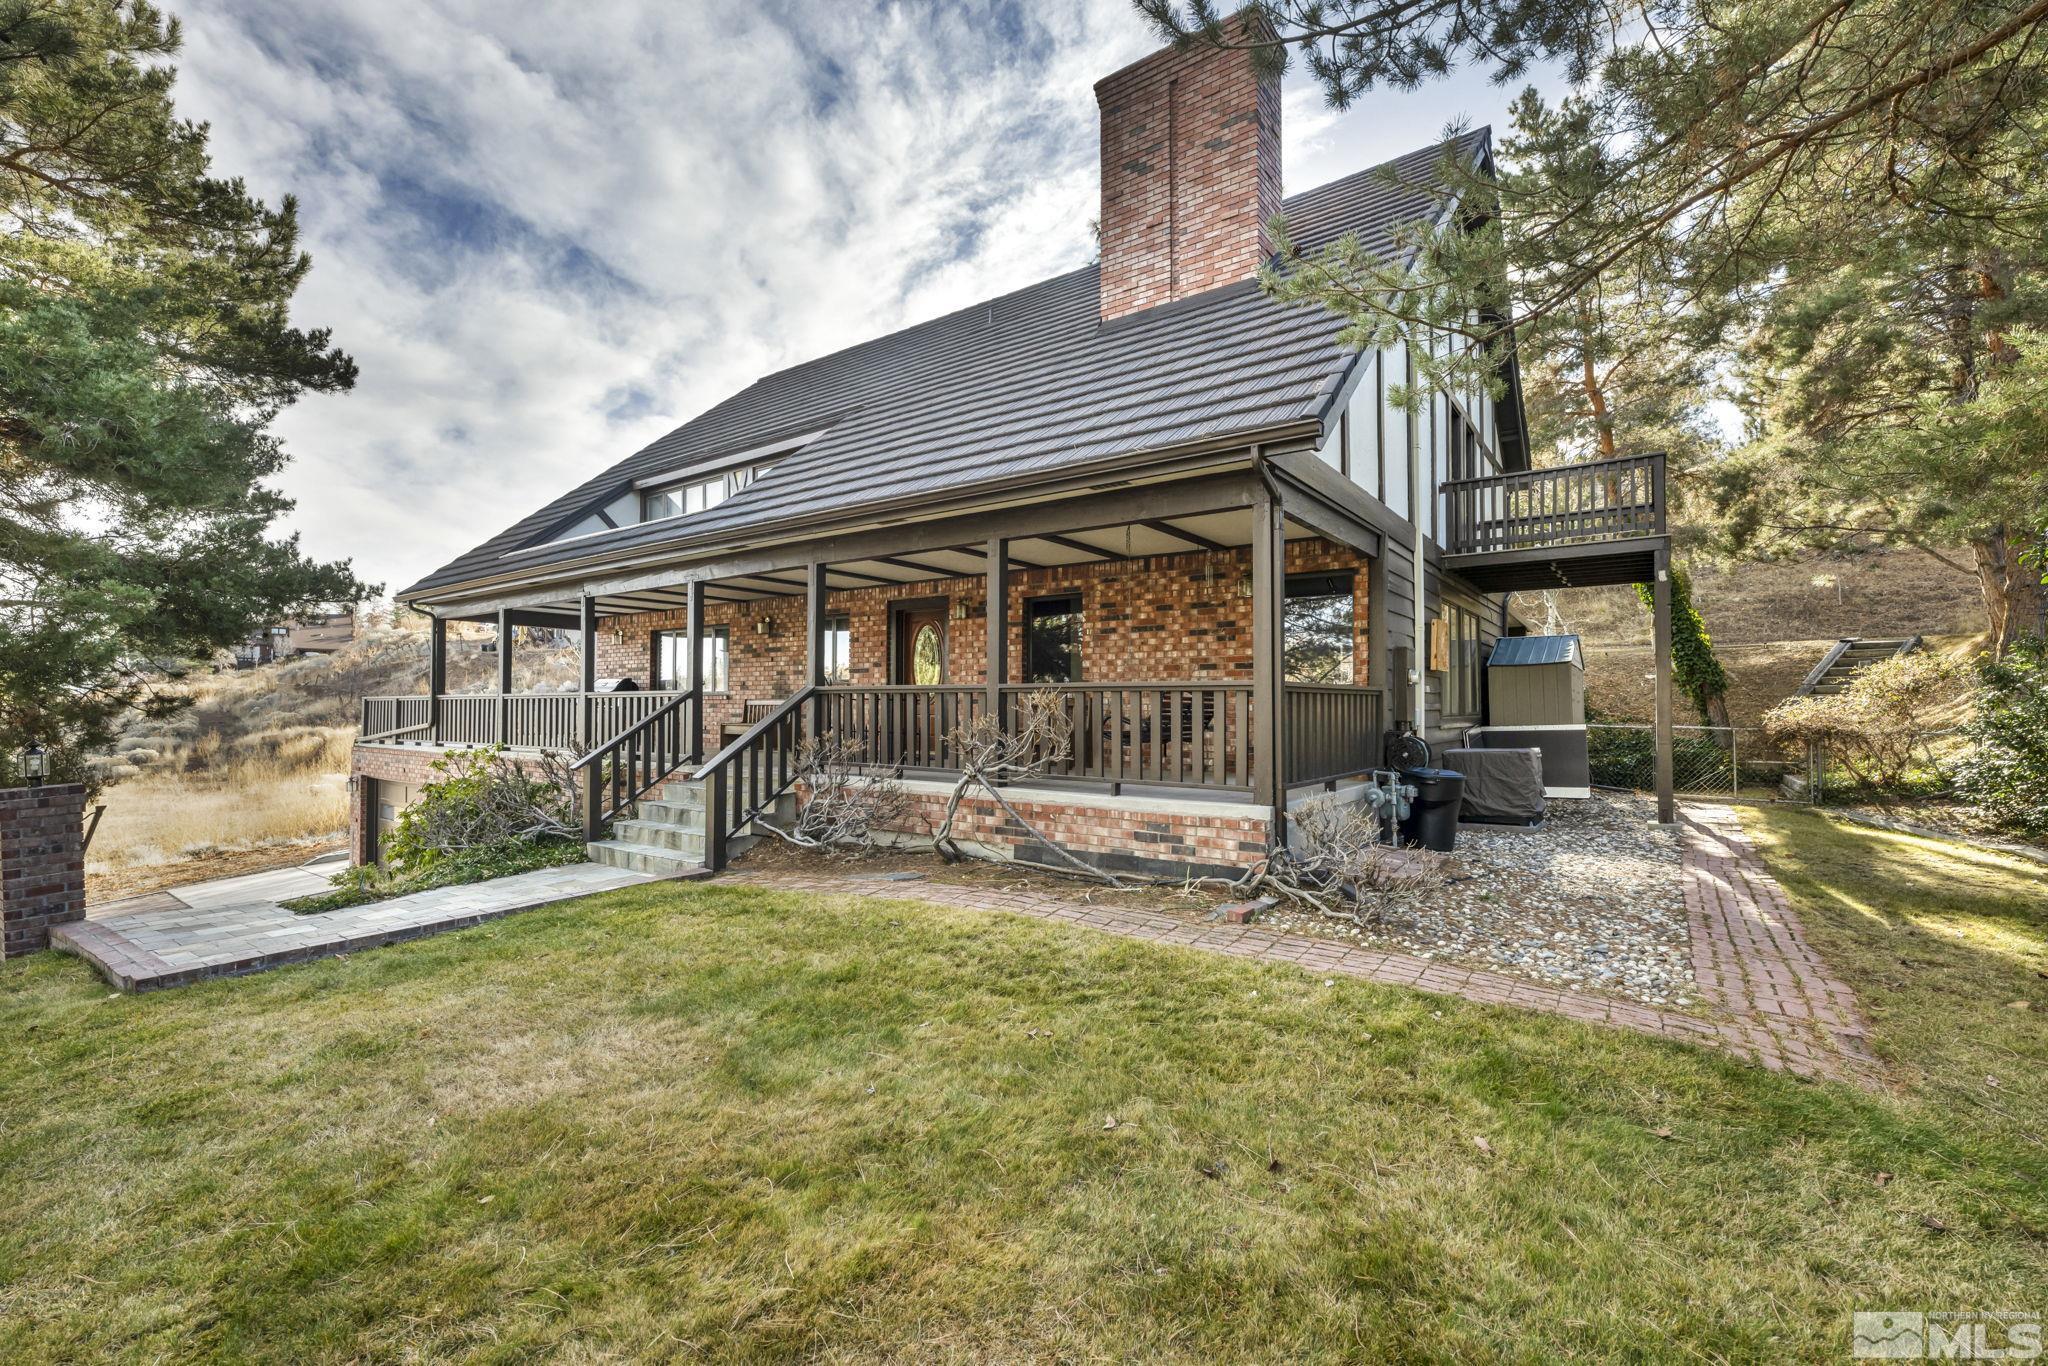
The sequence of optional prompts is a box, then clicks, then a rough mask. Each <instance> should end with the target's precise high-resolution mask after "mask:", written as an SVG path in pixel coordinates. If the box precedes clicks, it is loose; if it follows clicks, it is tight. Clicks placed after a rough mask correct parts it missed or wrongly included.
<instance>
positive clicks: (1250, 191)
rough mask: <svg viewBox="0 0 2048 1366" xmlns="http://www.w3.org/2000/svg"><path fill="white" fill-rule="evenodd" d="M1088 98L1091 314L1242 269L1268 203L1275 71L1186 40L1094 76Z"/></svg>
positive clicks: (1252, 256) (1275, 184)
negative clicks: (1097, 203)
mask: <svg viewBox="0 0 2048 1366" xmlns="http://www.w3.org/2000/svg"><path fill="white" fill-rule="evenodd" d="M1095 100H1096V103H1097V104H1098V105H1099V106H1100V108H1101V114H1102V219H1101V232H1102V284H1101V291H1102V318H1103V320H1104V321H1105V322H1107V321H1109V320H1110V319H1112V318H1120V317H1123V316H1124V315H1125V314H1128V313H1135V312H1137V311H1139V310H1140V309H1146V308H1151V307H1153V306H1154V305H1155V304H1163V303H1168V302H1171V301H1172V300H1174V299H1183V298H1186V297H1187V296H1189V295H1191V294H1198V293H1200V292H1202V291H1203V290H1206V289H1215V288H1217V287H1218V286H1221V285H1228V284H1234V283H1236V282H1237V281H1240V280H1244V279H1248V278H1250V277H1251V275H1252V274H1253V273H1254V272H1255V271H1256V270H1257V269H1258V266H1259V263H1260V262H1261V261H1263V260H1265V259H1266V257H1267V256H1268V255H1270V254H1271V252H1272V241H1271V236H1270V234H1269V233H1268V232H1267V231H1266V224H1267V222H1268V221H1269V220H1270V219H1271V218H1272V217H1273V215H1274V214H1276V213H1278V212H1279V211H1280V78H1279V77H1278V76H1277V75H1273V74H1261V73H1260V72H1259V71H1258V70H1257V69H1256V67H1255V65H1254V63H1253V61H1252V54H1251V53H1250V52H1249V51H1247V50H1243V49H1235V50H1233V49H1223V48H1216V47H1206V46H1202V45H1199V44H1198V45H1195V46H1191V47H1188V48H1185V49H1182V48H1167V49H1165V50H1164V51H1162V52H1155V53H1153V54H1152V55H1151V56H1150V57H1147V58H1145V59H1144V60H1143V61H1140V62H1137V63H1134V64H1133V65H1131V66H1127V67H1125V68H1124V69H1123V70H1122V71H1119V72H1117V73H1116V74H1115V75H1113V76H1108V77H1105V78H1104V79H1103V80H1101V81H1099V82H1098V83H1097V84H1096V86H1095Z"/></svg>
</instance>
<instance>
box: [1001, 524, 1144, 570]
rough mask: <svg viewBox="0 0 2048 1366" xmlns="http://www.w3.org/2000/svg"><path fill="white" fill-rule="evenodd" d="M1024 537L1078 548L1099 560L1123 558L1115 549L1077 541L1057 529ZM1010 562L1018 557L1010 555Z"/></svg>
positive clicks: (1084, 553)
mask: <svg viewBox="0 0 2048 1366" xmlns="http://www.w3.org/2000/svg"><path fill="white" fill-rule="evenodd" d="M1022 539H1024V540H1027V541H1044V542H1045V543H1046V544H1048V545H1056V546H1060V547H1062V548H1063V549H1066V550H1078V551H1080V552H1081V553H1082V554H1083V555H1093V556H1095V558H1097V559H1099V560H1115V559H1121V558H1122V557H1121V556H1119V555H1118V554H1117V553H1116V552H1115V551H1114V550H1104V549H1103V548H1102V547H1101V546H1099V545H1090V544H1088V543H1087V542H1086V541H1077V540H1075V539H1074V538H1073V537H1072V536H1062V535H1060V534H1059V533H1058V532H1056V531H1041V532H1039V533H1038V534H1037V535H1036V536H1026V537H1023V538H1022ZM1010 562H1011V563H1012V564H1015V563H1016V562H1017V557H1016V556H1015V555H1012V556H1011V557H1010Z"/></svg>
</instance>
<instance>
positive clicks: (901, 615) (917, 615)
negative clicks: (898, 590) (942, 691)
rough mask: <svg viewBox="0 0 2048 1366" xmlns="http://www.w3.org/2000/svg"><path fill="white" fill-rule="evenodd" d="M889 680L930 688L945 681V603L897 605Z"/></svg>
mask: <svg viewBox="0 0 2048 1366" xmlns="http://www.w3.org/2000/svg"><path fill="white" fill-rule="evenodd" d="M889 681H890V682H891V683H909V684H915V685H917V686H918V687H923V688H930V687H936V686H937V685H939V684H941V683H944V682H945V681H946V605H945V604H944V603H943V602H941V603H939V604H937V605H936V606H931V607H926V606H923V605H919V606H917V607H904V608H899V609H898V610H897V613H896V659H895V662H894V663H893V664H892V665H891V674H890V678H889Z"/></svg>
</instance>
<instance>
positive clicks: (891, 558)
mask: <svg viewBox="0 0 2048 1366" xmlns="http://www.w3.org/2000/svg"><path fill="white" fill-rule="evenodd" d="M861 558H862V559H864V560H873V561H874V562H875V563H876V564H893V565H895V566H896V567H897V568H898V569H909V570H914V571H915V572H917V573H919V574H928V575H930V576H932V577H933V578H940V579H964V578H966V577H967V576H968V575H970V574H972V573H973V572H974V571H973V570H971V569H953V568H951V567H949V566H947V565H943V564H920V563H918V562H917V561H916V560H906V559H904V558H903V557H902V556H901V555H863V556H861ZM903 582H905V583H915V582H916V580H915V579H905V580H903Z"/></svg>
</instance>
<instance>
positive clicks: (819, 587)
mask: <svg viewBox="0 0 2048 1366" xmlns="http://www.w3.org/2000/svg"><path fill="white" fill-rule="evenodd" d="M825 593H826V588H825V564H824V562H823V561H821V560H813V561H811V563H810V564H809V565H808V566H806V567H805V570H804V649H805V652H806V655H807V659H808V664H807V667H806V668H805V671H804V672H805V678H806V681H807V682H808V683H809V684H810V686H811V687H813V688H822V687H823V686H825ZM810 712H811V718H810V720H811V734H812V735H814V736H815V735H817V734H818V733H819V732H820V731H822V730H823V729H824V726H823V725H822V724H821V722H822V721H823V718H824V715H825V699H824V698H822V697H820V696H818V695H817V694H816V693H813V694H811V702H810ZM798 724H799V725H801V724H802V721H801V718H799V721H798Z"/></svg>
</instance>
